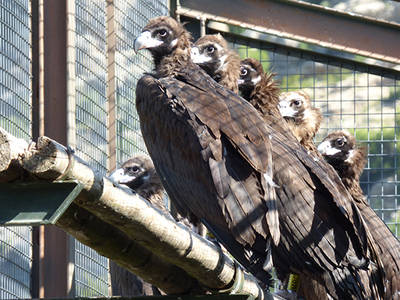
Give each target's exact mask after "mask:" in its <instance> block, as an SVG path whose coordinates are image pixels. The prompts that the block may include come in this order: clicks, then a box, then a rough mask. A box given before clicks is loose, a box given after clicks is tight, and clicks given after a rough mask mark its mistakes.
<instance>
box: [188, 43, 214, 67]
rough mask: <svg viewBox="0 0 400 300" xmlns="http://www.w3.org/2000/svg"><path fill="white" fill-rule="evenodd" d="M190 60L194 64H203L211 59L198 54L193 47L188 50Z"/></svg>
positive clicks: (197, 50) (196, 48) (196, 49)
mask: <svg viewBox="0 0 400 300" xmlns="http://www.w3.org/2000/svg"><path fill="white" fill-rule="evenodd" d="M190 58H191V59H192V62H193V63H195V64H204V63H206V62H209V61H210V60H211V57H209V56H207V55H204V54H200V51H199V48H198V47H193V48H192V49H190Z"/></svg>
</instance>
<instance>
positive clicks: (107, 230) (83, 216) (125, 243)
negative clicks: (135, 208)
mask: <svg viewBox="0 0 400 300" xmlns="http://www.w3.org/2000/svg"><path fill="white" fill-rule="evenodd" d="M57 226H59V227H61V228H62V229H64V230H65V231H66V232H68V233H69V234H71V235H72V236H74V237H75V238H76V239H77V240H79V241H80V242H81V243H83V244H85V245H87V246H89V247H91V248H92V249H94V250H96V251H97V252H98V253H100V254H101V255H103V256H106V257H108V258H110V259H112V260H113V261H114V262H116V263H118V264H119V265H121V266H122V267H124V268H126V269H127V270H129V271H131V272H133V273H135V274H137V275H138V276H140V277H141V278H142V279H144V280H145V281H147V282H149V283H151V284H154V285H157V286H158V287H159V288H160V289H162V290H163V291H165V292H166V293H167V294H187V293H192V294H193V293H198V294H200V293H202V292H203V291H204V289H202V288H201V287H200V284H199V283H198V281H197V280H195V279H194V278H193V277H190V276H189V275H188V274H187V273H186V272H184V271H183V270H182V269H180V268H178V267H176V266H174V265H172V264H169V263H167V262H165V261H162V260H161V259H160V258H159V257H157V256H156V255H154V254H153V253H151V252H150V251H148V250H147V249H146V248H144V247H142V246H140V245H139V244H138V243H135V242H134V241H132V240H131V239H129V238H128V237H127V236H126V235H125V234H124V233H122V232H121V231H119V230H118V229H116V228H114V227H113V226H112V225H110V224H108V223H106V222H104V221H102V220H101V219H99V218H97V217H96V216H94V215H93V214H92V213H90V212H88V211H87V210H85V209H83V208H81V207H79V206H78V205H76V204H74V203H73V204H72V205H71V206H70V207H69V208H68V209H67V211H66V212H65V213H64V214H63V215H62V217H61V218H60V219H59V220H58V221H57Z"/></svg>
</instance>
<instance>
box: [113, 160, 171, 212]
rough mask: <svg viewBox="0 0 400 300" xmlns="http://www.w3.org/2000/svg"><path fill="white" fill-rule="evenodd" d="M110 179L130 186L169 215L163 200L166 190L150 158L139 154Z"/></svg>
mask: <svg viewBox="0 0 400 300" xmlns="http://www.w3.org/2000/svg"><path fill="white" fill-rule="evenodd" d="M110 179H111V180H112V181H113V182H116V183H119V184H123V185H126V186H128V187H129V188H130V189H131V190H133V191H135V192H136V193H138V194H139V195H140V196H142V197H143V198H145V199H146V200H148V201H149V202H150V203H151V204H152V205H153V206H155V207H157V208H158V209H160V210H161V211H164V212H167V213H169V212H168V209H167V208H166V206H165V202H164V199H163V197H164V188H163V186H162V184H161V180H160V177H159V176H158V174H157V172H156V169H155V168H154V165H153V161H152V160H151V158H150V157H149V156H147V155H145V154H137V155H135V156H134V157H132V158H130V159H128V160H127V161H125V162H124V163H123V164H122V165H121V167H120V168H119V169H116V170H115V171H114V172H113V173H112V174H111V175H110Z"/></svg>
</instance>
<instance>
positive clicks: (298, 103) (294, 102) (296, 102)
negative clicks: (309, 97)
mask: <svg viewBox="0 0 400 300" xmlns="http://www.w3.org/2000/svg"><path fill="white" fill-rule="evenodd" d="M293 104H294V105H296V106H300V105H301V100H294V101H293Z"/></svg>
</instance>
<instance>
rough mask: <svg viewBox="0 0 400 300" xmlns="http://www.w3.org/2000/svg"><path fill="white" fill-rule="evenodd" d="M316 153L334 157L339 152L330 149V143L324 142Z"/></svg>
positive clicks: (332, 148)
mask: <svg viewBox="0 0 400 300" xmlns="http://www.w3.org/2000/svg"><path fill="white" fill-rule="evenodd" d="M318 151H319V152H320V153H321V154H322V155H326V156H330V155H335V154H336V153H339V152H340V150H339V149H336V148H334V147H332V145H331V142H330V141H324V142H322V143H321V144H319V146H318Z"/></svg>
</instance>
